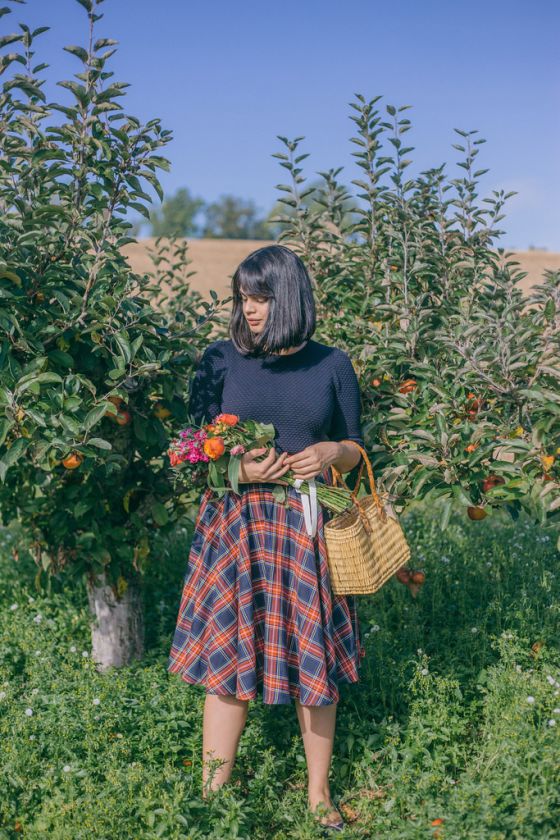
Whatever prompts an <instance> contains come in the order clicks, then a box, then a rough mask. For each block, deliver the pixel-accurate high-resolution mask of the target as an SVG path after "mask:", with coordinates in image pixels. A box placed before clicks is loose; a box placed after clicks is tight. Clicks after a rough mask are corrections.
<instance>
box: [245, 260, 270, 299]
mask: <svg viewBox="0 0 560 840" xmlns="http://www.w3.org/2000/svg"><path fill="white" fill-rule="evenodd" d="M241 292H243V293H244V294H246V295H264V296H265V297H274V293H273V291H272V288H271V287H270V285H269V283H268V282H267V280H266V277H264V276H263V274H262V272H260V271H258V270H254V269H253V270H251V269H250V268H249V267H248V266H243V268H242V270H241V271H239V274H238V278H237V294H238V295H239V297H241Z"/></svg>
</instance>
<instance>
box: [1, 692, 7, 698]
mask: <svg viewBox="0 0 560 840" xmlns="http://www.w3.org/2000/svg"><path fill="white" fill-rule="evenodd" d="M5 696H6V692H5V691H0V700H3V699H4V697H5Z"/></svg>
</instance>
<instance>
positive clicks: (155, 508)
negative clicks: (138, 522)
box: [151, 502, 169, 525]
mask: <svg viewBox="0 0 560 840" xmlns="http://www.w3.org/2000/svg"><path fill="white" fill-rule="evenodd" d="M151 511H152V516H153V517H154V522H155V523H156V524H157V525H167V523H168V522H169V514H168V512H167V508H166V507H165V505H162V503H161V502H152V507H151Z"/></svg>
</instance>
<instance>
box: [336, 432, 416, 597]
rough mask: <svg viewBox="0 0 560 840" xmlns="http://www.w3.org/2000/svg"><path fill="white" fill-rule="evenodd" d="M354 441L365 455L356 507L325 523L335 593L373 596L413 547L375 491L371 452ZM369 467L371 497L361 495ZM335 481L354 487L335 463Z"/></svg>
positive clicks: (405, 560)
mask: <svg viewBox="0 0 560 840" xmlns="http://www.w3.org/2000/svg"><path fill="white" fill-rule="evenodd" d="M342 443H352V444H353V445H354V446H357V447H358V449H359V450H360V452H361V453H362V455H363V460H362V463H361V465H360V471H359V473H358V480H357V481H356V485H355V487H354V490H352V491H351V493H352V501H353V503H354V504H353V506H352V507H351V508H350V509H349V510H346V511H344V513H341V514H338V515H337V516H335V517H334V518H333V519H331V520H329V521H328V522H325V525H324V529H323V532H324V535H325V541H326V544H327V554H328V565H329V571H330V578H331V587H332V591H333V593H334V594H335V595H371V594H372V593H374V592H377V590H378V589H380V588H381V587H382V586H383V584H384V583H385V582H386V581H387V580H388V579H389V578H390V577H391V576H392V575H394V574H395V572H396V571H397V569H399V568H400V567H401V566H402V565H404V563H406V562H407V561H408V560H409V559H410V547H409V545H408V543H407V541H406V538H405V535H404V533H403V531H402V528H401V526H400V524H399V522H398V520H397V519H395V518H393V516H391V515H390V514H389V513H387V511H386V510H385V508H384V507H383V504H382V503H381V500H380V498H379V496H378V495H377V492H376V490H375V482H374V478H373V470H372V468H371V463H370V460H369V458H368V456H367V452H366V451H365V449H363V448H362V447H361V446H360V445H359V444H358V443H356V441H353V440H345V441H342ZM364 462H365V464H366V466H367V471H368V478H369V485H370V491H371V495H370V496H363V497H362V498H361V499H358V498H357V493H358V491H359V489H360V482H361V478H362V472H363V468H364ZM331 471H332V475H333V484H334V485H335V486H336V483H337V481H340V483H341V484H343V485H344V487H346V489H347V490H350V488H349V487H348V485H347V484H346V482H345V481H344V479H343V478H342V474H341V473H340V472H339V471H338V470H337V469H336V467H333V466H331Z"/></svg>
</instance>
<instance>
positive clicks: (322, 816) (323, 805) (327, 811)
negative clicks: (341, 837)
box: [309, 799, 342, 825]
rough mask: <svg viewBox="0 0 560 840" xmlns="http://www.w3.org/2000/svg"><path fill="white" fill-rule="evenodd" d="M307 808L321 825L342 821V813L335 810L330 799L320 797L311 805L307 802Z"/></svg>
mask: <svg viewBox="0 0 560 840" xmlns="http://www.w3.org/2000/svg"><path fill="white" fill-rule="evenodd" d="M309 810H310V811H311V813H312V814H313V815H314V817H315V819H317V820H318V821H319V822H320V823H321V825H330V824H331V823H338V822H342V815H341V814H340V812H339V811H337V809H336V808H335V807H334V805H333V803H332V802H331V800H330V799H329V800H328V802H325V800H323V799H320V800H318V802H316V803H314V804H313V805H312V804H311V803H309Z"/></svg>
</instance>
